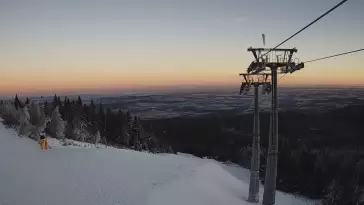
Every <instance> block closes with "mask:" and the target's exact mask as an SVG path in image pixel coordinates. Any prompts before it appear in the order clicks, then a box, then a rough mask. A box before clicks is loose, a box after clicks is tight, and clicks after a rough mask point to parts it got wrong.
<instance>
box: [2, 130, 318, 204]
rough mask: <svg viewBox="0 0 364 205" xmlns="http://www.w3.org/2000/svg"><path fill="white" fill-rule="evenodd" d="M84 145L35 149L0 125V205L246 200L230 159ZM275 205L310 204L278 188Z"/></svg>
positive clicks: (243, 179)
mask: <svg viewBox="0 0 364 205" xmlns="http://www.w3.org/2000/svg"><path fill="white" fill-rule="evenodd" d="M85 144H86V143H83V144H82V143H80V145H81V146H66V147H64V146H61V143H59V141H57V140H55V139H51V140H50V145H51V147H52V149H50V150H47V151H42V150H40V148H39V145H38V144H37V143H36V142H35V141H32V140H31V139H28V138H19V137H17V134H16V132H15V131H14V130H11V129H7V128H5V127H4V126H3V125H2V124H1V123H0V182H1V183H0V204H1V205H15V204H16V205H22V204H26V205H68V204H77V205H96V204H100V205H109V204H122V205H124V204H125V205H172V204H173V205H186V204H189V205H195V204H196V205H221V204H229V205H248V204H250V203H248V202H246V199H247V196H248V189H249V188H248V179H249V172H248V170H246V169H242V168H240V167H238V166H236V165H235V166H234V165H231V166H230V165H229V166H228V165H223V164H220V163H218V162H216V161H214V160H209V159H200V158H196V157H193V156H189V155H171V154H164V155H154V154H149V153H143V152H136V151H131V150H123V149H116V148H105V146H103V145H101V148H98V149H96V148H94V147H92V146H93V145H87V147H88V148H85V146H86V145H85ZM261 191H263V190H261ZM261 193H262V192H261ZM276 204H279V205H292V204H294V205H305V204H314V203H313V202H311V201H307V200H303V199H297V198H295V197H293V196H291V195H285V194H282V193H279V192H278V193H277V203H276Z"/></svg>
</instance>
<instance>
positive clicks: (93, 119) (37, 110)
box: [0, 95, 172, 153]
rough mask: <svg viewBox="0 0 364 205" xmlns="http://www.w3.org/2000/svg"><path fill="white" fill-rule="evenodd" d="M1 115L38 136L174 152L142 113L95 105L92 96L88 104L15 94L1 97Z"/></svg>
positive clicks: (22, 133)
mask: <svg viewBox="0 0 364 205" xmlns="http://www.w3.org/2000/svg"><path fill="white" fill-rule="evenodd" d="M0 115H1V117H2V118H3V119H4V124H5V125H7V126H9V127H18V128H19V135H20V136H28V137H30V138H32V139H34V140H39V137H40V136H41V135H42V134H45V135H46V136H51V137H54V138H57V139H72V140H77V141H82V142H90V143H95V144H97V143H99V142H101V143H103V144H106V145H110V146H114V147H118V148H127V149H134V150H137V151H150V152H153V153H158V152H172V149H171V147H170V146H168V145H166V144H165V143H163V142H162V141H161V140H159V139H158V138H157V137H156V136H155V135H154V133H153V132H152V131H151V132H147V131H146V129H144V127H143V126H142V124H141V120H140V117H138V116H136V115H134V116H133V115H132V114H131V113H130V112H129V111H128V110H121V109H119V110H116V111H115V110H113V111H112V110H111V109H110V108H104V106H103V104H102V103H100V104H98V105H95V104H94V102H93V101H92V100H91V102H90V103H87V104H85V103H83V101H82V99H81V97H78V98H77V99H72V100H71V99H70V98H67V97H65V98H64V100H61V99H60V97H57V95H54V98H53V101H52V102H48V101H44V102H34V101H30V100H29V98H26V99H25V100H19V98H18V96H15V98H14V100H11V101H0ZM149 130H151V129H149ZM65 143H66V141H65Z"/></svg>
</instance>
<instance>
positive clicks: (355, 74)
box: [0, 0, 364, 95]
mask: <svg viewBox="0 0 364 205" xmlns="http://www.w3.org/2000/svg"><path fill="white" fill-rule="evenodd" d="M339 1H340V0H320V1H317V0H304V1H303V0H275V1H273V0H254V1H252V0H113V1H112V0H102V1H101V0H99V1H94V0H87V1H86V0H85V1H83V0H62V1H56V0H44V1H41V0H22V1H20V0H0V31H1V32H0V70H1V75H0V76H1V80H0V94H3V95H4V94H13V93H55V92H91V91H92V92H97V91H101V92H102V91H107V90H120V91H123V90H145V91H147V90H149V89H153V88H168V87H169V88H170V87H184V86H195V87H197V88H198V87H199V86H205V87H206V86H212V87H213V86H215V87H219V86H237V87H239V85H240V82H241V79H240V77H239V75H238V74H239V73H242V72H246V68H247V67H248V65H249V64H250V62H251V61H252V60H253V55H252V54H251V53H250V52H247V48H248V47H250V46H253V47H263V43H262V39H261V35H262V34H263V33H264V34H265V35H266V47H274V46H275V45H277V44H278V43H280V42H281V41H283V40H284V39H286V38H287V37H289V36H290V35H292V34H293V33H295V32H296V31H298V30H299V29H301V28H302V27H303V26H305V25H307V24H308V23H309V22H311V21H312V20H314V19H315V18H317V17H318V16H319V15H321V14H322V13H324V12H325V11H327V10H328V9H330V8H332V7H333V6H334V5H335V4H337V3H338V2H339ZM363 9H364V1H363V0H349V1H348V2H347V3H345V4H344V5H342V6H341V7H339V8H338V9H337V10H335V11H334V12H332V13H331V14H329V15H328V16H326V17H324V18H323V19H322V20H320V21H319V22H318V23H316V24H314V25H313V26H312V27H310V28H309V29H307V30H305V31H304V32H302V33H301V34H299V35H298V36H296V37H295V38H293V39H292V40H290V41H288V42H287V43H286V44H284V45H283V46H282V48H292V47H296V48H297V49H298V52H297V53H296V54H295V58H298V59H297V60H300V61H307V60H311V59H314V58H319V57H323V56H328V55H332V54H336V53H341V52H346V51H350V50H355V49H360V48H363V47H364V41H363V36H364V26H363V25H364V12H362V10H363ZM363 57H364V52H362V53H356V54H352V55H347V56H342V57H338V58H335V59H328V60H323V61H318V62H314V63H309V64H306V65H305V68H304V69H303V70H301V71H299V72H296V73H294V74H288V75H287V76H285V77H284V78H282V79H281V81H280V82H279V83H280V85H282V86H300V85H313V86H314V85H345V86H355V85H360V86H363V85H364V66H363V65H362V64H361V63H360V59H363Z"/></svg>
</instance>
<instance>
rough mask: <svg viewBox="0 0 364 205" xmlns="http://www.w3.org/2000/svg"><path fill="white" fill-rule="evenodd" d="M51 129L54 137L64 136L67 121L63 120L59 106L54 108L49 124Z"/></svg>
mask: <svg viewBox="0 0 364 205" xmlns="http://www.w3.org/2000/svg"><path fill="white" fill-rule="evenodd" d="M49 131H50V134H51V136H52V137H54V138H57V139H62V138H64V131H65V122H64V121H63V120H62V118H61V114H59V110H58V106H57V107H56V108H55V109H54V111H53V113H52V117H51V121H50V124H49Z"/></svg>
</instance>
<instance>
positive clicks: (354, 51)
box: [303, 48, 364, 63]
mask: <svg viewBox="0 0 364 205" xmlns="http://www.w3.org/2000/svg"><path fill="white" fill-rule="evenodd" d="M359 51H364V48H362V49H358V50H353V51H349V52H345V53H339V54H335V55H331V56H326V57H322V58H317V59H313V60H309V61H305V62H303V63H311V62H314V61H319V60H324V59H328V58H333V57H337V56H342V55H347V54H350V53H356V52H359Z"/></svg>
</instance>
